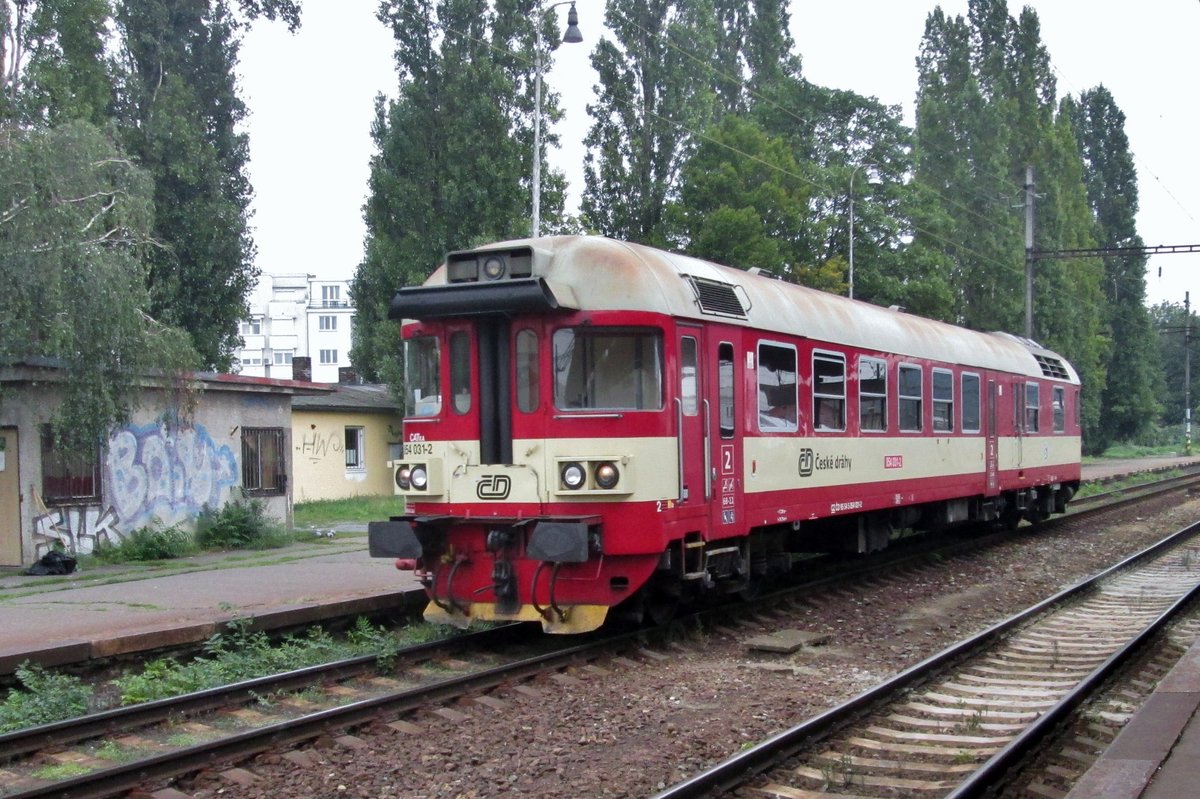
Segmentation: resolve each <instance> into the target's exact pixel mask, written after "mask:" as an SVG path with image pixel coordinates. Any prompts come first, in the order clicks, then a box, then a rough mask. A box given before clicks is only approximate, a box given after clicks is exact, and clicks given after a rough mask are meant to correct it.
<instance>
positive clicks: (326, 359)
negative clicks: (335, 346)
mask: <svg viewBox="0 0 1200 799" xmlns="http://www.w3.org/2000/svg"><path fill="white" fill-rule="evenodd" d="M321 363H324V364H335V363H337V350H321Z"/></svg>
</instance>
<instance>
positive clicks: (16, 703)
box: [0, 662, 92, 732]
mask: <svg viewBox="0 0 1200 799" xmlns="http://www.w3.org/2000/svg"><path fill="white" fill-rule="evenodd" d="M17 679H18V680H20V682H21V685H22V686H23V687H21V688H13V689H12V690H10V691H9V692H8V697H7V698H6V699H5V700H4V704H0V732H10V731H12V730H20V729H24V728H25V727H35V726H37V725H39V724H49V723H50V722H52V721H62V720H63V719H73V718H78V717H79V716H83V715H85V714H87V712H88V710H89V709H90V706H91V702H92V689H91V687H90V686H87V685H84V684H83V683H82V682H81V681H80V679H79V678H78V677H74V676H71V675H69V674H56V673H52V672H47V671H45V670H44V669H43V668H42V667H41V666H31V665H30V664H29V663H28V662H25V663H22V664H21V665H20V666H19V667H18V668H17Z"/></svg>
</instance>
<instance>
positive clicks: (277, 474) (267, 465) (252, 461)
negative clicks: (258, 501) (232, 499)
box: [242, 427, 287, 497]
mask: <svg viewBox="0 0 1200 799" xmlns="http://www.w3.org/2000/svg"><path fill="white" fill-rule="evenodd" d="M242 487H243V488H244V489H245V490H246V493H247V494H249V495H250V496H255V497H266V496H277V495H280V494H283V493H285V492H286V490H287V450H286V449H285V448H284V440H283V428H282V427H243V428H242Z"/></svg>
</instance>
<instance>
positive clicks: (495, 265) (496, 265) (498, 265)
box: [483, 255, 504, 280]
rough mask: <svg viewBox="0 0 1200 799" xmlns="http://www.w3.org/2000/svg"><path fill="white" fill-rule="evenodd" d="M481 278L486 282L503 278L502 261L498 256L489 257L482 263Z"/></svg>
mask: <svg viewBox="0 0 1200 799" xmlns="http://www.w3.org/2000/svg"><path fill="white" fill-rule="evenodd" d="M483 276H484V277H486V278H487V279H488V280H498V279H499V278H501V277H503V276H504V261H503V259H501V258H500V257H498V256H495V255H493V256H491V257H490V258H488V259H487V260H486V261H484V262H483Z"/></svg>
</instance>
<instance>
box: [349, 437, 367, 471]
mask: <svg viewBox="0 0 1200 799" xmlns="http://www.w3.org/2000/svg"><path fill="white" fill-rule="evenodd" d="M365 445H366V439H365V438H364V437H363V429H362V428H361V427H347V428H346V468H347V469H354V470H356V471H362V470H364V469H366V468H367V461H366V459H365V457H364V448H365Z"/></svg>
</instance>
